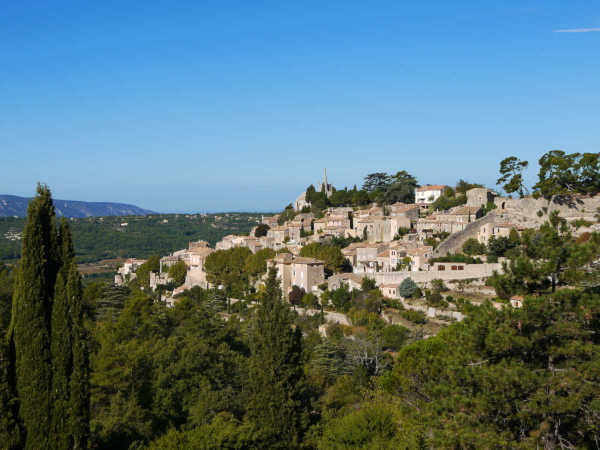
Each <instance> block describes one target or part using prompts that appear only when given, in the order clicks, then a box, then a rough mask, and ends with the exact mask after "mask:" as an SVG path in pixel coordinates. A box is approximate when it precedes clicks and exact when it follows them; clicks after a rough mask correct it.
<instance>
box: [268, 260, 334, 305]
mask: <svg viewBox="0 0 600 450" xmlns="http://www.w3.org/2000/svg"><path fill="white" fill-rule="evenodd" d="M269 265H270V266H273V267H275V268H276V269H277V277H278V278H279V280H280V281H281V291H282V292H283V295H284V296H285V297H286V298H287V296H288V294H289V293H290V291H291V290H292V286H298V287H300V288H302V289H304V290H305V291H306V292H313V291H317V290H318V286H319V285H320V284H321V283H323V282H324V281H325V270H324V267H325V266H324V263H323V261H319V260H318V259H314V258H304V257H301V256H295V255H292V254H291V253H280V254H279V255H277V256H276V257H275V258H273V259H272V260H270V261H269Z"/></svg>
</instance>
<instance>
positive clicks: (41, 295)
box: [9, 185, 59, 450]
mask: <svg viewBox="0 0 600 450" xmlns="http://www.w3.org/2000/svg"><path fill="white" fill-rule="evenodd" d="M57 253H58V252H57V236H56V218H55V214H54V206H53V205H52V198H51V194H50V190H49V189H48V188H47V187H46V186H40V185H38V188H37V196H36V197H35V198H34V199H33V200H31V202H30V203H29V207H28V209H27V222H26V225H25V230H24V231H23V240H22V249H21V261H20V264H19V268H18V270H17V277H16V283H15V290H14V296H13V311H12V319H11V327H10V330H9V338H10V340H11V345H12V346H13V348H14V364H15V375H16V390H17V394H18V398H19V416H20V419H21V421H22V423H23V426H24V428H25V430H26V440H25V448H27V449H36V450H43V449H47V448H51V443H50V441H49V436H50V406H51V382H52V361H51V349H50V321H51V308H52V297H53V294H54V283H55V281H56V275H57V272H58V266H59V261H58V254H57Z"/></svg>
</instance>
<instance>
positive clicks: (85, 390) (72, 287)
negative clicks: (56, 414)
mask: <svg viewBox="0 0 600 450" xmlns="http://www.w3.org/2000/svg"><path fill="white" fill-rule="evenodd" d="M66 292H67V297H68V300H69V307H70V320H71V327H72V328H71V336H72V337H71V345H72V346H71V354H72V358H73V359H72V367H73V369H72V372H71V377H70V384H69V394H70V397H69V412H70V415H69V431H70V433H71V439H72V443H73V447H72V448H74V449H81V448H87V442H88V439H89V435H90V394H89V384H90V383H89V376H90V368H89V353H88V344H87V343H88V339H87V331H86V329H85V327H84V313H83V292H82V288H81V276H80V275H79V271H78V270H77V264H76V263H75V261H74V260H72V262H71V265H70V268H69V273H68V277H67V289H66Z"/></svg>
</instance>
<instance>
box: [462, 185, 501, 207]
mask: <svg viewBox="0 0 600 450" xmlns="http://www.w3.org/2000/svg"><path fill="white" fill-rule="evenodd" d="M466 194H467V206H474V207H482V206H485V205H487V204H488V203H490V202H493V201H494V198H495V197H496V195H495V194H494V193H493V192H492V191H490V190H489V189H487V188H473V189H469V190H468V191H467V192H466Z"/></svg>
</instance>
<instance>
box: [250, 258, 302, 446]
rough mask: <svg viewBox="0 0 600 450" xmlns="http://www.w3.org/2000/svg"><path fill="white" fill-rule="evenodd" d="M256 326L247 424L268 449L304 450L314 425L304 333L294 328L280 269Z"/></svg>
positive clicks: (272, 273) (259, 310)
mask: <svg viewBox="0 0 600 450" xmlns="http://www.w3.org/2000/svg"><path fill="white" fill-rule="evenodd" d="M253 320H254V321H253V325H252V331H251V336H250V349H251V357H250V362H249V372H250V374H249V383H250V385H249V391H250V398H249V401H248V408H247V416H246V417H247V420H249V421H250V422H252V423H253V424H254V426H255V427H256V429H257V435H258V436H259V440H261V441H262V442H261V445H262V446H263V447H268V448H295V447H298V446H299V442H300V440H301V437H302V432H303V430H304V429H305V428H306V426H307V421H308V401H307V396H306V389H305V380H304V373H303V367H302V343H301V342H302V341H301V332H300V329H299V328H295V329H294V328H293V318H292V313H291V311H290V309H289V306H288V305H287V304H286V303H285V302H284V301H283V300H282V295H281V288H280V284H279V281H278V279H277V272H276V270H275V269H271V270H270V271H269V275H268V279H267V283H266V289H265V292H264V295H263V297H262V299H261V302H260V305H259V306H258V308H257V310H256V315H255V317H254V319H253Z"/></svg>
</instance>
